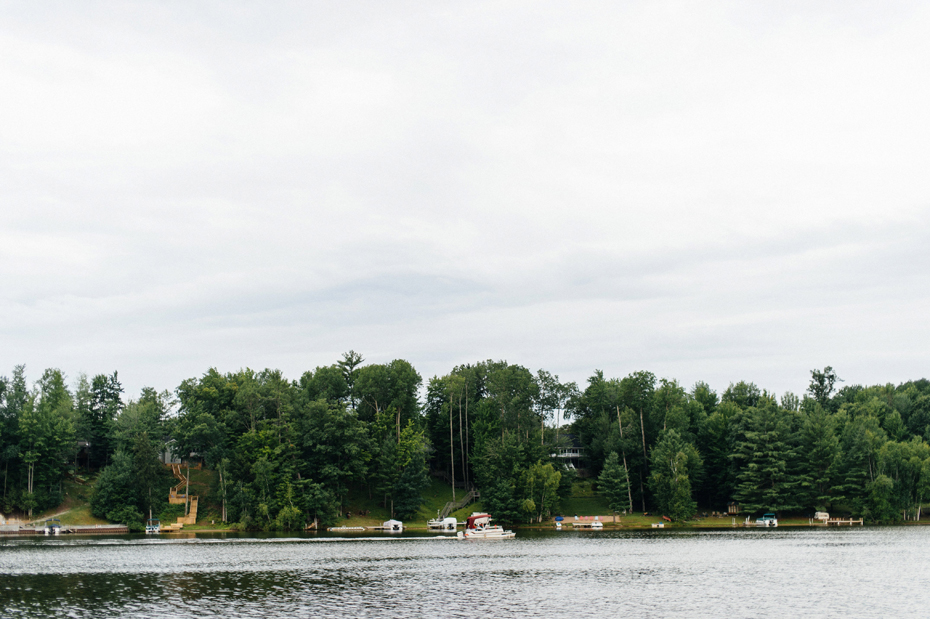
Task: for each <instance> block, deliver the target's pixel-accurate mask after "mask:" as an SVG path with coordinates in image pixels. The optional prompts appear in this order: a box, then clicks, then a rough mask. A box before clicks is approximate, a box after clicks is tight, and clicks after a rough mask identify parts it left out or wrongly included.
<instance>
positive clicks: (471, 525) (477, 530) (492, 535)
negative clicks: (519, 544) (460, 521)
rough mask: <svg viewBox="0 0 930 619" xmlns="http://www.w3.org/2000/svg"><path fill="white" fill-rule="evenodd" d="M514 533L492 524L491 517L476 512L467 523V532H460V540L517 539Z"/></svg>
mask: <svg viewBox="0 0 930 619" xmlns="http://www.w3.org/2000/svg"><path fill="white" fill-rule="evenodd" d="M516 535H517V534H516V533H514V532H513V531H507V530H505V529H504V528H503V527H500V526H496V525H492V524H491V515H490V514H484V513H480V512H474V513H472V515H471V516H469V517H468V519H467V520H466V521H465V530H464V531H459V532H458V538H459V539H510V538H511V537H516Z"/></svg>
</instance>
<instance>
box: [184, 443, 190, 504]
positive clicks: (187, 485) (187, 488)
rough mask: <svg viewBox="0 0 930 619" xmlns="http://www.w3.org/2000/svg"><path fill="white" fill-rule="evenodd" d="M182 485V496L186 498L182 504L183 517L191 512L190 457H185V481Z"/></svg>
mask: <svg viewBox="0 0 930 619" xmlns="http://www.w3.org/2000/svg"><path fill="white" fill-rule="evenodd" d="M185 482H186V483H185V484H184V496H186V497H187V501H186V502H185V503H184V515H185V516H186V515H188V514H189V513H190V511H191V457H190V456H187V479H186V480H185Z"/></svg>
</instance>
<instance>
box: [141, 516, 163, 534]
mask: <svg viewBox="0 0 930 619" xmlns="http://www.w3.org/2000/svg"><path fill="white" fill-rule="evenodd" d="M145 532H146V533H152V534H157V533H161V522H160V521H159V520H158V518H149V519H148V522H146V523H145Z"/></svg>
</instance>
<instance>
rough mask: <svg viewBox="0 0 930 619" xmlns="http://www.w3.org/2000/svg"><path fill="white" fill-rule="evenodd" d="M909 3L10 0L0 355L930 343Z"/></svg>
mask: <svg viewBox="0 0 930 619" xmlns="http://www.w3.org/2000/svg"><path fill="white" fill-rule="evenodd" d="M928 32H930V6H928V5H927V3H920V2H894V1H885V2H881V3H879V2H872V1H868V2H858V1H855V0H838V1H835V2H810V1H803V2H781V1H779V2H739V1H735V2H729V3H728V2H720V3H715V2H706V1H705V2H660V1H654V0H650V1H648V2H616V1H612V2H602V3H601V2H572V3H568V2H552V3H547V2H506V1H501V0H495V1H494V2H469V3H464V2H437V1H433V2H392V1H383V0H380V1H374V2H349V3H335V2H281V3H275V2H261V3H259V2H255V3H250V4H241V3H235V2H214V3H210V2H202V3H190V2H180V1H179V2H149V3H145V2H126V3H119V2H80V3H73V2H60V3H35V2H21V3H15V2H4V3H3V5H2V7H0V374H5V375H9V373H10V372H11V370H12V368H13V366H14V365H15V364H19V363H25V364H26V366H27V373H28V376H29V378H30V379H31V380H35V379H37V378H38V377H39V375H40V374H41V372H42V369H43V368H46V367H60V368H61V369H62V370H64V371H65V372H66V373H67V375H68V376H69V377H70V378H71V379H74V378H75V377H76V376H77V375H78V373H79V372H86V373H88V374H91V375H93V374H97V373H103V372H106V373H109V372H112V371H113V370H118V371H119V374H120V377H121V379H122V381H123V384H124V386H125V387H126V390H127V395H128V396H132V397H135V396H136V395H137V394H138V391H139V389H140V388H141V387H142V386H144V385H148V386H152V387H155V388H157V389H159V390H161V389H173V388H174V387H176V386H177V384H178V383H179V382H180V381H181V380H182V379H184V378H188V377H192V376H199V375H201V374H202V373H203V372H204V371H206V370H207V369H208V368H209V367H211V366H213V367H217V368H218V369H219V370H221V371H224V372H225V371H234V370H237V369H239V368H241V367H251V368H253V369H261V368H264V367H273V368H280V369H281V370H283V371H284V372H285V374H286V375H287V376H289V377H291V378H297V377H299V375H300V374H301V373H302V372H303V371H305V370H307V369H312V368H314V367H316V366H318V365H328V364H330V363H333V362H334V361H336V360H337V358H338V357H339V356H340V355H341V353H343V352H344V351H346V350H349V349H354V350H356V351H359V352H361V353H362V354H363V355H364V356H365V358H366V360H367V361H369V362H386V361H390V360H391V359H394V358H404V359H407V360H409V361H410V362H411V363H413V364H414V366H415V367H416V368H417V369H418V370H419V371H420V373H421V374H422V375H423V377H424V379H428V378H429V377H430V376H433V375H436V374H445V373H447V372H448V371H449V370H450V369H451V368H452V367H453V366H454V365H456V364H460V363H466V362H474V361H478V360H482V359H488V358H493V359H506V360H508V361H510V362H512V363H519V364H521V365H524V366H527V367H529V368H530V369H532V370H536V369H537V368H545V369H547V370H549V371H551V372H554V373H556V374H559V375H560V376H561V377H562V378H563V379H568V380H576V381H578V382H579V384H581V383H583V382H584V381H585V379H586V378H587V377H588V376H590V375H591V373H592V372H593V370H594V369H595V368H600V369H603V370H604V371H605V373H606V374H607V375H608V376H617V377H621V376H625V375H626V374H628V373H630V372H632V371H636V370H640V369H647V370H650V371H652V372H654V373H655V374H657V375H658V376H660V377H670V378H677V379H678V380H679V381H680V382H681V383H682V384H684V385H685V386H690V385H692V384H693V383H694V382H695V381H697V380H705V381H707V382H709V383H710V384H711V386H712V387H714V388H716V389H718V390H723V389H725V388H726V387H727V385H728V384H729V383H730V382H735V381H738V380H747V381H754V382H756V383H757V384H758V385H760V386H761V387H764V388H767V389H769V390H773V391H775V392H777V393H782V392H783V391H786V390H792V391H795V392H797V393H801V392H803V391H804V389H805V388H806V385H807V381H808V378H809V370H810V369H811V368H814V367H823V366H825V365H832V366H833V367H834V368H836V369H837V371H838V373H839V375H840V377H841V378H844V379H845V380H846V381H847V383H865V384H874V383H884V382H895V383H897V382H901V381H904V380H909V379H915V378H920V377H924V376H928V375H930V368H928V363H930V326H928V316H930V80H928V79H927V77H928V76H930V37H928V36H927V33H928Z"/></svg>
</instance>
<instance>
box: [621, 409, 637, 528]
mask: <svg viewBox="0 0 930 619" xmlns="http://www.w3.org/2000/svg"><path fill="white" fill-rule="evenodd" d="M617 423H618V424H619V425H620V452H621V453H622V454H623V472H624V474H625V475H626V493H627V496H628V498H629V499H630V511H633V489H632V488H630V469H628V468H627V466H626V448H625V447H624V446H623V422H622V421H620V406H617Z"/></svg>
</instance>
